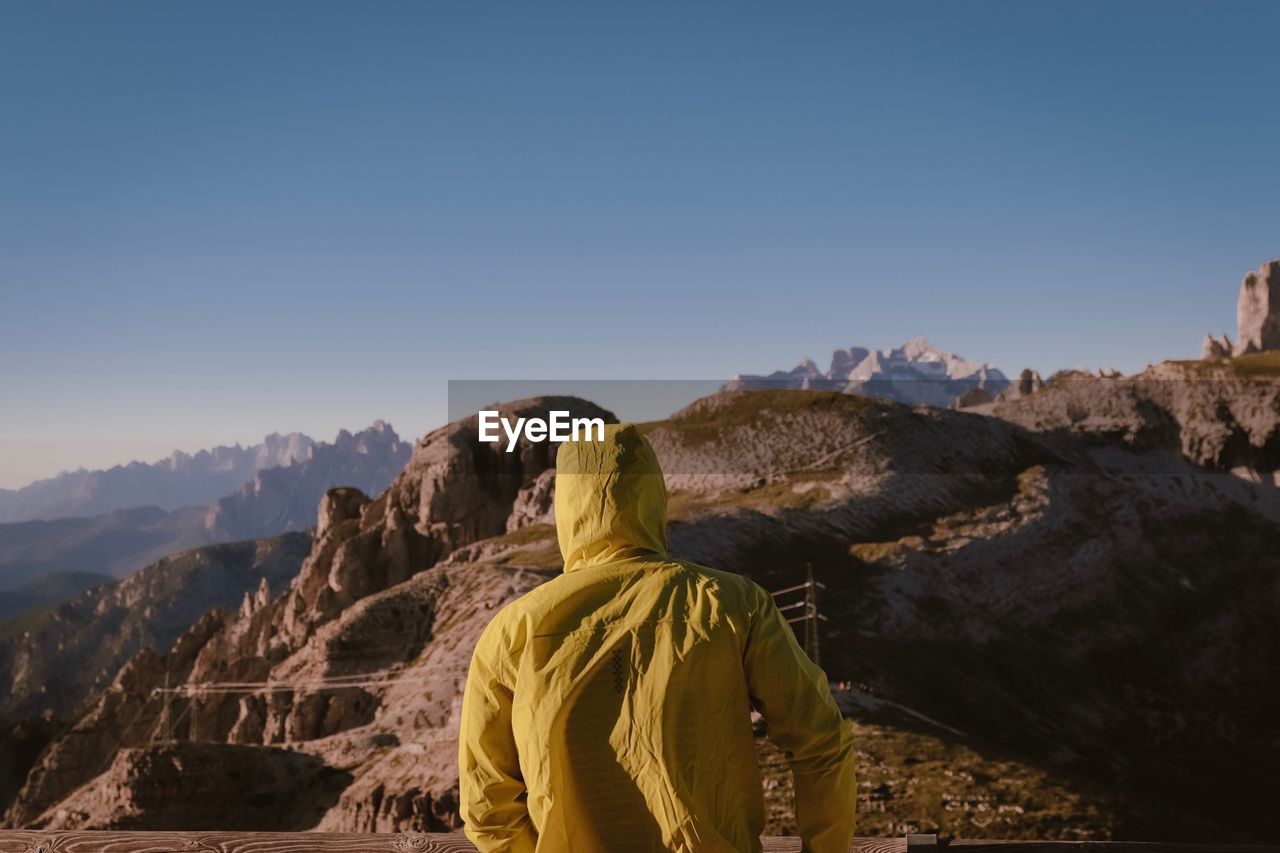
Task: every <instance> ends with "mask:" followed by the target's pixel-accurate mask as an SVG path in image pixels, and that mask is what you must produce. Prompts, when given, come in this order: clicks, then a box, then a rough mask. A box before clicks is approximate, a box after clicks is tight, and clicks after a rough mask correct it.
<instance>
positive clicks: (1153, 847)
mask: <svg viewBox="0 0 1280 853" xmlns="http://www.w3.org/2000/svg"><path fill="white" fill-rule="evenodd" d="M762 841H763V842H764V849H765V850H766V851H768V853H783V851H789V853H799V851H800V839H798V838H764V839H762ZM943 849H955V850H957V851H959V850H961V849H963V851H964V853H984V851H986V853H1280V845H1242V844H1172V843H1164V842H1145V841H981V840H969V839H954V840H948V839H939V838H938V837H937V836H935V835H908V836H905V837H902V838H858V839H855V840H854V844H853V847H851V848H850V853H932V851H939V850H943ZM474 851H475V848H474V847H473V846H471V843H470V842H468V841H467V839H466V838H464V837H463V835H462V834H461V833H457V832H455V833H415V832H402V833H397V834H394V835H393V834H355V833H338V832H114V831H106V830H94V831H85V832H43V831H34V830H23V829H14V830H0V853H474Z"/></svg>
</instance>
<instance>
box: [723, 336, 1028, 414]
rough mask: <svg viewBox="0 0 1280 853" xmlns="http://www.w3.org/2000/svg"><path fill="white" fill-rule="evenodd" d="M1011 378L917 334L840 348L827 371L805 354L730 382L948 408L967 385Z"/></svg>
mask: <svg viewBox="0 0 1280 853" xmlns="http://www.w3.org/2000/svg"><path fill="white" fill-rule="evenodd" d="M1009 384H1010V383H1009V379H1008V378H1007V377H1006V376H1005V375H1004V374H1003V373H1001V372H1000V371H999V370H998V369H997V368H996V367H994V366H993V365H990V364H982V363H978V362H973V361H967V360H965V359H963V358H961V357H960V356H957V355H954V354H952V353H949V352H946V351H945V350H941V349H938V348H937V347H935V346H933V345H932V344H930V343H929V342H928V341H927V340H926V339H924V338H922V337H918V338H912V339H911V340H909V341H907V342H906V343H904V344H902V346H899V347H889V348H886V349H879V350H875V349H866V348H864V347H850V348H848V349H839V350H836V351H835V352H834V353H832V355H831V366H830V367H829V368H828V369H827V370H826V371H823V370H822V369H821V368H819V367H818V365H817V364H816V363H814V362H813V361H812V360H810V359H807V358H806V359H805V360H804V361H801V362H800V364H798V365H797V366H795V367H793V368H792V369H791V370H776V371H774V372H773V373H770V374H768V375H767V376H760V375H753V374H743V375H739V376H737V377H735V378H734V379H733V380H731V381H730V382H729V384H728V386H727V387H728V388H730V389H733V390H752V389H755V390H760V389H779V388H800V389H808V390H815V391H816V390H823V391H839V392H842V393H845V394H860V395H862V396H868V397H884V398H886V399H889V400H896V401H897V402H899V403H907V404H916V403H923V404H927V405H931V406H939V407H944V408H945V407H946V406H949V405H951V404H952V403H954V402H955V401H956V400H957V399H959V398H960V397H961V396H963V395H964V394H965V392H967V391H971V390H973V389H981V390H983V391H985V392H987V393H988V394H990V395H991V397H995V396H996V395H997V394H999V393H1000V392H1001V391H1003V390H1004V389H1006V388H1008V387H1009Z"/></svg>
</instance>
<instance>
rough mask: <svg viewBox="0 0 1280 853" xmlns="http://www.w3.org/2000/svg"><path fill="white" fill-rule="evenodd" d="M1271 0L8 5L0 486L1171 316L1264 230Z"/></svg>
mask: <svg viewBox="0 0 1280 853" xmlns="http://www.w3.org/2000/svg"><path fill="white" fill-rule="evenodd" d="M1277 24H1280V6H1277V5H1275V4H1271V3H1230V4H1213V5H1205V4H1194V3H1176V2H1131V3H1125V4H1122V5H1121V4H1111V3H1105V2H1073V3H1055V4H1047V3H1043V4H1022V3H1016V2H977V1H976V0H975V2H970V3H965V4H952V3H943V2H932V3H924V2H907V3H900V4H891V5H883V6H867V7H863V6H854V5H851V4H836V3H832V4H817V5H813V6H807V7H803V8H793V7H788V8H784V7H781V6H777V5H774V4H753V3H747V4H740V3H719V2H711V3H707V4H697V5H696V6H689V5H685V4H676V3H649V4H644V5H636V6H610V7H608V8H605V7H600V6H594V5H591V4H576V3H554V4H548V5H539V6H537V7H520V6H514V7H509V8H503V9H501V10H497V11H495V10H494V9H492V8H481V7H477V6H471V5H466V4H431V5H426V4H401V5H391V4H385V5H380V6H376V7H355V6H351V5H349V4H342V3H331V2H322V0H315V2H305V3H304V2H279V3H272V4H269V5H262V4H253V3H246V2H229V3H223V4H217V5H191V4H183V5H174V4H169V3H164V2H156V0H140V2H135V3H130V4H128V5H118V4H115V5H103V4H91V3H84V2H41V3H35V2H29V3H26V2H17V3H9V4H5V5H4V6H3V7H0V93H2V96H3V100H2V101H0V103H4V105H5V107H6V119H7V122H6V128H7V132H6V133H5V134H4V135H3V136H0V188H2V190H3V191H0V357H2V358H3V360H4V363H5V364H6V366H7V367H8V368H9V369H8V370H7V371H6V375H5V378H4V380H3V381H0V487H5V488H16V487H20V486H22V485H26V484H27V483H29V482H31V481H32V480H35V479H39V478H43V477H48V476H53V475H54V474H56V473H57V472H58V471H60V470H69V469H75V468H78V467H81V466H83V467H87V468H102V467H110V465H112V464H117V463H127V462H129V461H132V460H141V461H154V460H155V459H160V458H164V457H165V456H167V455H168V454H169V453H170V452H171V451H173V450H174V449H181V450H183V451H185V452H193V451H195V450H199V449H203V448H206V447H210V446H213V445H217V444H233V443H235V442H237V441H239V442H241V443H243V444H252V443H256V442H257V441H260V440H261V438H262V436H264V435H265V434H267V433H270V432H273V431H279V432H290V431H299V432H305V433H307V434H308V435H311V436H313V437H315V438H318V439H321V440H326V441H327V440H331V438H332V436H333V435H335V434H336V433H337V431H338V429H339V428H348V429H353V430H355V429H361V428H363V427H364V426H367V425H368V424H370V423H372V422H373V421H374V420H375V419H378V418H381V419H384V420H386V421H388V422H389V423H391V424H392V425H393V426H394V427H395V428H396V430H397V432H399V433H400V434H401V435H402V436H404V437H406V438H412V437H416V436H418V435H421V434H422V433H423V432H425V431H427V430H428V429H430V428H432V427H434V426H438V425H440V424H442V423H444V421H445V417H446V383H447V380H449V379H450V378H484V377H507V376H512V375H517V376H519V375H525V376H557V377H569V378H575V377H595V378H603V377H608V378H638V377H671V378H698V377H706V376H724V377H725V378H728V377H730V376H732V375H734V374H738V373H768V372H770V371H773V370H778V369H789V368H791V367H793V366H794V365H795V364H797V363H798V362H799V361H800V360H801V359H803V358H812V359H814V360H815V361H816V362H818V363H819V364H820V365H823V366H825V362H826V359H827V358H828V357H829V354H830V353H831V351H832V350H834V349H837V348H844V347H848V346H855V345H856V346H867V347H876V348H883V347H887V346H896V345H898V344H900V343H901V342H902V341H904V340H905V339H907V338H910V337H914V336H917V335H922V336H925V337H927V338H929V339H930V341H931V342H933V343H934V344H935V345H936V346H938V347H940V348H942V349H945V350H948V351H951V352H954V353H957V354H959V355H961V356H963V357H965V358H967V359H970V360H973V361H982V362H991V363H993V364H995V365H996V366H998V367H999V368H1000V369H1002V370H1004V371H1005V372H1006V373H1008V374H1011V375H1015V374H1016V373H1017V372H1018V371H1019V370H1021V369H1022V368H1024V367H1032V368H1035V369H1037V370H1040V371H1041V372H1042V373H1046V374H1047V373H1050V372H1052V371H1053V370H1056V369H1059V368H1067V367H1073V366H1085V367H1088V368H1099V367H1102V368H1110V367H1114V368H1117V369H1120V370H1122V371H1124V372H1126V373H1132V372H1135V371H1137V370H1140V369H1142V367H1144V366H1145V365H1146V364H1147V363H1149V362H1158V361H1161V360H1164V359H1168V358H1192V357H1195V356H1196V355H1197V354H1198V353H1199V348H1200V342H1201V339H1202V337H1203V335H1204V333H1205V332H1206V331H1212V332H1214V333H1215V334H1217V333H1221V332H1223V331H1226V332H1228V333H1229V334H1231V335H1232V337H1233V338H1234V336H1235V311H1236V297H1237V294H1238V291H1239V286H1240V280H1241V278H1242V277H1243V276H1244V275H1245V273H1246V272H1249V271H1250V270H1255V269H1257V268H1258V266H1259V265H1260V264H1262V263H1263V262H1265V261H1268V260H1270V259H1272V258H1275V257H1277V256H1280V242H1278V241H1277V238H1276V235H1277V234H1280V210H1277V209H1276V207H1275V205H1274V202H1273V200H1272V198H1271V194H1270V193H1269V192H1268V188H1270V187H1273V186H1275V185H1276V182H1277V180H1278V179H1280V158H1277V157H1276V156H1275V146H1274V139H1275V138H1276V136H1277V130H1280V115H1276V114H1275V111H1274V110H1270V109H1268V108H1267V104H1268V103H1271V102H1272V101H1273V100H1274V94H1273V93H1274V90H1275V88H1276V84H1277V82H1280V81H1278V80H1277V77H1278V76H1280V71H1277V69H1276V68H1275V67H1274V63H1273V62H1272V60H1271V54H1270V52H1268V51H1267V50H1266V49H1265V46H1264V45H1263V44H1262V43H1261V42H1259V40H1258V38H1257V34H1259V33H1266V32H1273V31H1275V29H1276V25H1277Z"/></svg>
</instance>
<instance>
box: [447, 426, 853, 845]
mask: <svg viewBox="0 0 1280 853" xmlns="http://www.w3.org/2000/svg"><path fill="white" fill-rule="evenodd" d="M666 511H667V493H666V486H665V483H664V481H663V477H662V471H661V469H660V468H659V466H658V460H657V457H656V455H655V454H654V451H653V448H652V446H651V445H650V444H649V442H648V440H647V439H645V438H644V436H642V435H641V434H640V432H639V431H638V430H637V429H636V428H635V427H634V426H632V425H629V424H621V425H613V426H609V427H607V428H606V431H605V435H604V440H603V441H601V440H598V439H597V440H595V441H587V440H576V441H568V442H565V443H564V444H562V445H561V446H560V449H559V451H558V454H557V457H556V491H555V514H556V533H557V537H558V539H559V542H560V551H561V553H562V554H563V556H564V574H562V575H560V576H558V577H556V578H555V579H553V580H551V581H548V582H547V583H544V584H542V585H541V586H539V587H538V588H537V589H534V590H532V591H531V592H529V593H527V594H526V595H524V596H522V597H521V598H519V599H517V600H515V601H513V602H511V603H509V604H508V605H507V606H505V607H503V608H502V609H501V610H500V611H499V612H498V614H497V615H496V616H495V617H494V619H493V621H492V622H490V624H489V625H488V626H487V627H486V628H485V630H484V632H483V634H482V636H481V637H480V640H479V642H478V643H477V645H476V649H475V652H474V654H473V655H472V658H471V669H470V672H469V673H468V676H467V684H466V690H465V692H464V696H463V702H462V718H461V732H460V736H459V747H458V763H459V789H460V811H461V815H462V819H463V821H464V825H465V833H466V835H467V837H468V838H469V839H470V840H471V841H472V842H473V843H474V844H475V845H476V847H478V848H479V849H480V850H481V851H486V853H487V851H512V852H513V853H529V851H537V853H546V851H566V853H569V852H570V851H571V853H595V851H601V853H624V851H633V850H635V851H663V850H671V851H689V852H690V853H695V852H696V853H719V851H758V850H760V849H761V845H760V839H759V835H760V833H761V831H762V830H763V828H764V801H763V795H762V791H761V782H760V773H759V770H758V768H757V764H756V752H755V743H754V738H753V735H752V729H751V720H750V715H749V705H754V706H755V707H756V708H757V709H758V710H759V711H760V712H761V714H762V715H763V716H764V718H765V721H766V723H767V724H768V730H769V736H770V737H771V738H772V739H773V741H774V742H775V743H776V744H777V745H778V746H779V748H781V749H782V750H784V751H785V753H786V755H787V757H788V760H789V762H790V765H791V769H792V771H793V774H794V777H795V814H796V823H797V827H798V829H799V834H800V836H801V838H802V840H803V843H804V849H805V850H807V851H814V853H846V851H847V850H848V849H849V845H850V843H851V841H852V838H853V832H854V806H855V800H856V796H857V789H856V783H855V780H854V749H853V737H852V733H851V732H850V730H849V726H848V724H847V723H846V722H845V721H844V720H843V719H842V717H841V715H840V711H839V709H838V708H837V707H836V704H835V701H834V700H833V699H832V696H831V691H830V687H829V685H828V683H827V679H826V676H825V675H824V674H823V672H822V670H821V669H819V668H818V667H817V666H816V665H814V664H813V662H812V661H810V660H809V658H808V657H807V656H806V655H805V653H804V651H803V650H802V649H801V648H800V646H799V644H798V643H797V642H796V639H795V635H794V634H793V633H792V631H791V627H790V626H789V625H788V624H787V623H786V621H785V619H784V618H783V616H782V615H781V613H780V612H779V611H778V608H777V606H776V605H775V604H774V603H773V598H772V596H770V595H769V593H767V592H765V591H764V590H763V589H761V588H760V587H759V586H758V585H757V584H755V583H754V582H752V581H750V580H748V579H747V578H745V577H743V576H741V575H737V574H733V573H731V572H723V571H716V570H714V569H709V568H705V567H703V566H699V565H695V564H693V563H689V562H685V561H682V560H678V559H676V558H674V557H672V556H670V555H668V554H667V537H666V520H667V519H666Z"/></svg>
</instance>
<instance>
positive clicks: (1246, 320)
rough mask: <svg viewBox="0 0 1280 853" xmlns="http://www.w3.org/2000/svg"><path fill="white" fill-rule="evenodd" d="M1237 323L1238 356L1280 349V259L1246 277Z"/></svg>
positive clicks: (1242, 288) (1236, 349)
mask: <svg viewBox="0 0 1280 853" xmlns="http://www.w3.org/2000/svg"><path fill="white" fill-rule="evenodd" d="M1237 322H1238V323H1239V334H1238V335H1237V339H1236V346H1235V351H1234V352H1235V355H1246V354H1248V353H1251V352H1263V351H1266V350H1278V349H1280V260H1276V261H1271V262H1270V263H1266V264H1263V265H1262V267H1261V268H1260V269H1259V270H1258V271H1257V272H1251V273H1249V274H1248V275H1246V276H1245V277H1244V281H1243V282H1242V283H1241V284H1240V306H1239V309H1238V312H1237Z"/></svg>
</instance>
